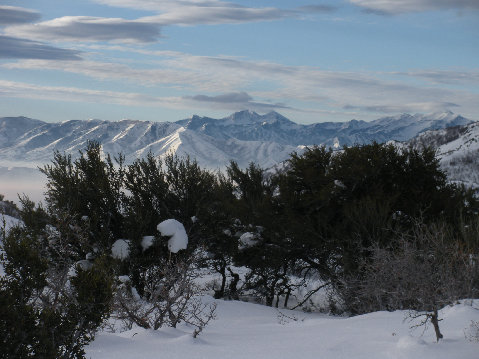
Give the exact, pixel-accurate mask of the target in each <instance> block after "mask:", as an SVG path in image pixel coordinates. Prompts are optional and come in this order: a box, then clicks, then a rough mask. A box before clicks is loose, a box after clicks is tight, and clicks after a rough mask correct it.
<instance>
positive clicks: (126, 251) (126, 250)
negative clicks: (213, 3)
mask: <svg viewBox="0 0 479 359" xmlns="http://www.w3.org/2000/svg"><path fill="white" fill-rule="evenodd" d="M111 255H112V256H113V258H116V259H121V260H124V259H126V258H128V256H129V255H130V241H129V240H127V239H118V240H116V241H115V243H113V245H112V246H111Z"/></svg>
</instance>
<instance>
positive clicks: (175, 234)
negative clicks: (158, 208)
mask: <svg viewBox="0 0 479 359" xmlns="http://www.w3.org/2000/svg"><path fill="white" fill-rule="evenodd" d="M156 228H157V229H158V231H159V232H160V233H161V235H162V236H166V237H170V239H169V240H168V250H169V251H170V252H172V253H178V251H180V250H182V249H186V247H187V245H188V236H187V234H186V231H185V227H183V225H182V224H181V223H180V222H178V221H177V220H176V219H167V220H166V221H163V222H161V223H160V224H159V225H158V226H157V227H156Z"/></svg>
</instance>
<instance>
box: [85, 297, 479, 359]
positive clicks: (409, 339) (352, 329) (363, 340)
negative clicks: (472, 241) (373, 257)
mask: <svg viewBox="0 0 479 359" xmlns="http://www.w3.org/2000/svg"><path fill="white" fill-rule="evenodd" d="M475 308H479V301H476V302H475V303H474V305H473V307H471V306H469V305H464V304H459V305H456V306H454V307H447V308H445V309H443V310H442V311H441V313H440V315H441V317H442V318H444V321H442V322H441V331H442V332H443V334H444V338H445V339H444V340H443V341H442V342H440V343H436V342H435V336H434V330H433V329H432V328H429V329H427V330H426V332H425V333H424V335H421V334H422V332H423V329H422V328H419V329H415V330H411V329H410V327H411V325H413V324H414V323H410V322H407V321H406V322H404V318H405V316H406V315H407V312H405V311H397V312H393V313H389V312H376V313H371V314H366V315H362V316H357V317H353V318H341V317H331V316H327V315H322V314H311V313H302V312H295V311H287V310H281V311H278V310H276V309H273V308H269V307H265V306H261V305H257V304H250V303H244V302H233V301H219V302H218V307H217V318H218V319H217V320H215V321H213V322H211V323H210V325H209V326H208V327H206V328H205V330H204V332H203V333H202V334H201V336H200V337H199V338H197V339H193V338H192V336H191V333H192V331H193V329H192V328H188V327H185V326H183V327H180V328H178V329H173V328H164V329H160V330H158V331H152V330H144V329H140V328H134V329H132V330H130V331H127V332H123V333H117V334H111V333H100V334H98V335H97V338H96V339H95V341H94V342H93V343H92V344H91V345H89V346H88V347H87V357H88V358H92V359H107V358H114V359H123V358H144V359H148V358H159V357H161V358H169V359H174V358H208V359H215V358H228V359H236V358H249V359H253V358H261V359H263V358H275V359H278V358H288V359H291V358H301V359H307V358H311V359H313V358H314V359H317V358H321V359H336V358H355V359H360V358H364V359H375V358H377V359H384V358H396V359H400V358H404V359H406V358H407V359H415V358H417V359H432V358H434V359H441V358H443V359H450V358H461V359H476V358H477V353H478V351H479V343H472V342H469V341H468V340H466V338H465V335H464V330H465V329H466V328H467V327H468V326H469V325H470V323H471V320H476V321H477V320H479V310H476V309H475Z"/></svg>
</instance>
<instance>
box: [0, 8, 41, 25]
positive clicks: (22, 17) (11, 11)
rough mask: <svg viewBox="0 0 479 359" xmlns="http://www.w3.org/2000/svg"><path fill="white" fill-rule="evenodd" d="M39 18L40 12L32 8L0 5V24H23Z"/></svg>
mask: <svg viewBox="0 0 479 359" xmlns="http://www.w3.org/2000/svg"><path fill="white" fill-rule="evenodd" d="M38 19H40V14H39V13H38V12H36V11H34V10H30V9H25V8H22V7H15V6H0V26H4V25H13V24H25V23H30V22H34V21H36V20H38Z"/></svg>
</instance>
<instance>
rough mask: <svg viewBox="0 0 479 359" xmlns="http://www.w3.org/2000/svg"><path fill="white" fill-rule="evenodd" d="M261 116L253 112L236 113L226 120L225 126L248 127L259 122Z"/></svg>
mask: <svg viewBox="0 0 479 359" xmlns="http://www.w3.org/2000/svg"><path fill="white" fill-rule="evenodd" d="M260 119H261V116H260V115H258V114H257V113H256V112H254V111H251V110H243V111H239V112H235V113H233V114H232V115H229V116H228V117H226V118H224V119H223V120H224V124H227V125H247V124H251V123H255V122H258V121H259V120H260Z"/></svg>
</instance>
